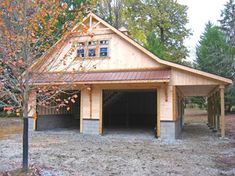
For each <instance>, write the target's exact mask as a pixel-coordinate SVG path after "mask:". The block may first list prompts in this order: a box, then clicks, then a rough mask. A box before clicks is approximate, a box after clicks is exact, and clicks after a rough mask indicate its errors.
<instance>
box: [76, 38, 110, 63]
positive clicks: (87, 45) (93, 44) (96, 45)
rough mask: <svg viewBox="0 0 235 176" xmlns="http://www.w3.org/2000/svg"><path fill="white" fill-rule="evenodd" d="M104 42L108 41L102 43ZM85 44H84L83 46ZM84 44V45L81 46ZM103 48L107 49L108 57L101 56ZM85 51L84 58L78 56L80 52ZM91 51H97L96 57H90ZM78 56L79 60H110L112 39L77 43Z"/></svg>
mask: <svg viewBox="0 0 235 176" xmlns="http://www.w3.org/2000/svg"><path fill="white" fill-rule="evenodd" d="M102 41H106V42H105V43H101V42H102ZM82 43H83V44H82ZM81 44H82V45H81ZM102 48H107V54H106V55H103V56H102V55H101V53H102V52H101V49H102ZM81 49H84V57H82V56H80V55H79V54H78V50H81ZM90 49H94V50H95V56H89V53H90ZM76 51H77V56H76V57H78V58H82V59H89V58H90V59H91V58H92V59H94V58H95V59H104V58H109V57H110V39H108V38H103V39H98V40H90V41H80V42H77V50H76Z"/></svg>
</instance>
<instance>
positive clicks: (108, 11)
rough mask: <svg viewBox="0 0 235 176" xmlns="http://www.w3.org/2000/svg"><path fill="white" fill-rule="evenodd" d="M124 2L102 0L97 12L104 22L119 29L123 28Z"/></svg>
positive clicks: (98, 3) (120, 0) (119, 0)
mask: <svg viewBox="0 0 235 176" xmlns="http://www.w3.org/2000/svg"><path fill="white" fill-rule="evenodd" d="M124 6H125V4H124V0H100V1H97V6H96V11H97V13H98V15H100V16H101V17H102V18H103V19H104V20H106V21H108V22H109V23H110V24H111V25H112V26H114V27H115V28H117V29H119V28H120V27H122V26H123V22H124V16H123V9H124Z"/></svg>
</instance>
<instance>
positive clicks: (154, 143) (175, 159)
mask: <svg viewBox="0 0 235 176" xmlns="http://www.w3.org/2000/svg"><path fill="white" fill-rule="evenodd" d="M185 114H186V116H185V122H186V126H185V127H184V129H183V133H182V139H179V140H176V141H162V140H160V139H156V138H154V137H153V135H152V134H151V133H150V132H148V131H141V130H138V131H122V132H121V131H116V132H110V133H109V134H106V135H104V136H92V135H82V134H79V131H78V130H57V131H44V132H31V133H30V151H29V152H30V166H31V169H32V170H33V172H32V173H34V174H32V175H43V176H52V175H61V176H62V175H66V176H67V175H69V176H70V175H76V176H78V175H79V176H80V175H82V176H83V175H84V176H86V175H102V176H103V175H135V176H143V175H161V176H162V175H169V176H184V175H185V176H195V175H200V176H212V175H213V176H214V175H230V176H232V175H235V115H228V116H226V136H227V138H226V139H220V138H219V137H218V135H217V134H216V133H212V132H211V131H210V130H209V129H208V127H207V126H206V124H205V123H202V122H206V114H205V111H200V110H193V109H187V110H186V113H185ZM189 114H193V115H189ZM0 123H3V122H2V121H0ZM4 126H5V125H1V128H4ZM19 126H21V122H20V121H19ZM0 146H1V147H0V173H1V172H2V175H4V174H5V175H7V172H6V171H10V170H15V169H17V168H20V167H21V160H22V158H21V157H22V134H12V135H9V134H8V135H6V136H5V137H3V138H0ZM3 173H4V174H3ZM0 175H1V174H0ZM8 175H11V174H9V172H8ZM12 175H14V174H12ZM15 175H17V174H15Z"/></svg>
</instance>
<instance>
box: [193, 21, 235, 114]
mask: <svg viewBox="0 0 235 176" xmlns="http://www.w3.org/2000/svg"><path fill="white" fill-rule="evenodd" d="M196 62H197V66H196V67H197V68H198V69H200V70H203V71H206V72H210V73H214V74H218V75H220V76H224V77H228V78H232V76H233V73H234V70H233V67H232V64H233V49H232V47H231V45H230V44H229V43H227V41H226V36H225V34H224V33H223V32H222V31H221V30H220V28H219V27H218V26H215V25H213V24H212V23H210V22H208V24H207V25H206V28H205V31H204V33H203V34H202V36H201V39H200V41H199V45H198V46H197V48H196ZM227 91H228V89H226V91H225V103H226V104H227V105H229V107H231V103H232V102H231V100H229V96H231V95H232V94H230V95H229V94H228V92H227ZM228 109H230V108H228Z"/></svg>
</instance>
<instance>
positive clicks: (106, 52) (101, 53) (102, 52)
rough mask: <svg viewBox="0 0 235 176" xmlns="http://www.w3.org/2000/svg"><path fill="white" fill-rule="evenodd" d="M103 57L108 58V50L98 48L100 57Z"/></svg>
mask: <svg viewBox="0 0 235 176" xmlns="http://www.w3.org/2000/svg"><path fill="white" fill-rule="evenodd" d="M105 56H108V48H107V47H102V48H100V57H105Z"/></svg>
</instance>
